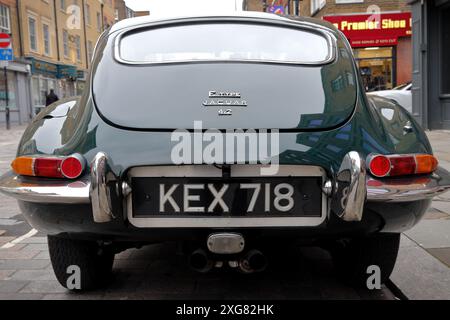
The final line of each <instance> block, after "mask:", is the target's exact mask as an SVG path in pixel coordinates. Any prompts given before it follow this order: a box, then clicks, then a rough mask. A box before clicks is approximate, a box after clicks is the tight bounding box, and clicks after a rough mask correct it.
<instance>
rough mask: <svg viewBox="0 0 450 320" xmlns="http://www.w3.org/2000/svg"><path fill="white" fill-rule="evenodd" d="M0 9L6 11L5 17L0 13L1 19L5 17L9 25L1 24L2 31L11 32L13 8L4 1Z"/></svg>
mask: <svg viewBox="0 0 450 320" xmlns="http://www.w3.org/2000/svg"><path fill="white" fill-rule="evenodd" d="M0 10H4V11H5V13H6V15H5V16H4V17H3V16H1V15H0V21H1V20H3V19H5V20H6V24H7V26H2V25H0V31H1V32H3V33H8V34H11V10H10V8H9V6H7V5H6V4H3V3H0ZM0 12H1V11H0Z"/></svg>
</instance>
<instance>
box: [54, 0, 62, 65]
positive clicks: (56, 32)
mask: <svg viewBox="0 0 450 320" xmlns="http://www.w3.org/2000/svg"><path fill="white" fill-rule="evenodd" d="M56 10H57V9H56V0H53V15H54V17H55V34H56V59H58V61H60V60H61V54H60V52H59V29H58V13H57V11H56Z"/></svg>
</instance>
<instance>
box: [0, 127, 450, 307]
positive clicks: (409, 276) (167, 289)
mask: <svg viewBox="0 0 450 320" xmlns="http://www.w3.org/2000/svg"><path fill="white" fill-rule="evenodd" d="M23 129H24V128H23V127H19V128H17V127H15V128H13V130H11V131H8V132H6V131H5V130H3V129H0V173H3V172H5V171H6V170H8V169H9V163H10V161H11V159H12V158H13V157H14V154H15V149H16V145H17V143H18V140H19V139H20V136H21V133H22V131H23ZM430 137H431V139H432V140H435V141H436V142H435V143H433V146H434V147H435V150H436V151H437V152H438V153H439V156H440V157H441V154H442V157H441V159H442V160H441V162H442V161H445V162H444V163H443V164H444V165H445V166H446V165H447V164H448V165H449V169H450V148H449V147H446V145H447V146H450V132H436V133H435V132H433V133H431V134H430ZM448 198H450V196H448V195H446V196H443V197H441V198H440V199H438V201H436V202H435V203H433V208H431V209H430V212H429V213H428V214H427V217H426V219H425V220H424V221H423V222H421V223H420V224H419V225H418V226H417V227H416V228H414V229H413V230H411V232H409V233H407V234H406V235H404V236H403V237H402V245H401V250H400V257H399V262H398V263H397V268H396V271H395V272H394V274H393V281H394V282H395V283H396V284H397V286H399V287H400V289H401V290H405V289H406V291H407V295H408V294H410V295H411V297H412V298H428V299H433V298H443V299H445V298H447V299H450V283H449V281H450V276H449V268H448V265H449V260H448V257H449V256H448V248H449V247H450V244H447V242H446V241H447V240H448V236H449V234H450V232H449V229H448V224H447V223H448V222H450V219H449V218H450V205H449V202H448V200H449V199H448ZM0 204H1V206H0V299H394V298H395V297H394V295H393V294H392V293H391V291H390V290H389V289H387V288H385V287H383V289H382V290H379V291H365V290H356V289H353V288H349V287H347V286H345V285H344V284H343V283H341V282H340V281H339V280H337V277H336V276H335V274H334V270H333V268H332V264H331V260H330V257H329V255H328V253H327V252H326V251H323V250H321V249H318V248H295V249H294V250H292V251H287V252H286V254H285V255H283V256H282V257H283V258H280V259H278V260H277V261H276V263H273V264H272V268H271V269H269V270H267V271H266V272H264V273H261V274H257V275H242V274H239V273H237V272H234V271H232V270H218V271H214V272H212V273H210V274H198V273H195V272H193V271H190V269H189V268H188V266H187V264H186V261H185V258H184V257H183V256H181V255H179V254H178V250H177V248H176V246H175V245H174V244H163V245H152V246H147V247H144V248H142V249H140V250H138V249H130V250H127V251H125V252H123V253H121V254H119V255H117V256H116V260H115V262H114V281H113V282H112V283H111V284H110V285H109V287H107V288H106V289H104V290H102V291H95V292H90V293H87V294H86V293H85V294H82V295H81V294H74V293H70V292H68V291H66V290H65V289H64V288H62V287H61V286H60V285H59V283H58V282H57V281H56V278H55V276H54V275H53V270H52V267H51V263H50V260H49V256H48V252H47V243H46V242H47V241H46V237H45V236H44V235H42V234H39V233H37V234H34V235H33V236H31V237H28V236H30V235H31V234H30V233H29V232H30V229H31V228H30V227H29V226H28V224H27V223H26V222H24V220H23V218H22V217H21V215H20V213H19V209H18V206H17V204H16V202H15V201H14V200H10V199H9V198H7V197H4V196H3V195H0ZM430 229H431V230H432V232H431V231H430ZM436 230H438V231H436ZM430 234H431V236H430ZM24 235H25V237H24ZM424 249H425V250H424ZM446 264H447V265H446ZM424 268H425V269H424ZM422 269H424V270H422ZM417 284H420V285H422V286H424V287H425V289H426V290H425V293H424V290H420V288H419V286H418V285H417ZM424 294H425V295H424ZM408 296H409V295H408Z"/></svg>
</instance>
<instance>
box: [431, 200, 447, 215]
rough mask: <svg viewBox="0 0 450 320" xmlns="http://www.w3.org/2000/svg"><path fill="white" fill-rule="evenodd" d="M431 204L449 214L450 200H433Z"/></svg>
mask: <svg viewBox="0 0 450 320" xmlns="http://www.w3.org/2000/svg"><path fill="white" fill-rule="evenodd" d="M441 197H442V196H441ZM432 206H433V208H435V209H438V210H439V211H441V212H444V213H446V214H447V215H450V201H433V203H432Z"/></svg>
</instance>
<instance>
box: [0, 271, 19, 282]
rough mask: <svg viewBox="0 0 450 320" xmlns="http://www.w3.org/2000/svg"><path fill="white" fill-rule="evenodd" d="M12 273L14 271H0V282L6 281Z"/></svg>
mask: <svg viewBox="0 0 450 320" xmlns="http://www.w3.org/2000/svg"><path fill="white" fill-rule="evenodd" d="M14 272H16V270H0V280H5V279H7V278H8V277H9V276H10V275H12V274H13V273H14Z"/></svg>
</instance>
